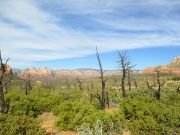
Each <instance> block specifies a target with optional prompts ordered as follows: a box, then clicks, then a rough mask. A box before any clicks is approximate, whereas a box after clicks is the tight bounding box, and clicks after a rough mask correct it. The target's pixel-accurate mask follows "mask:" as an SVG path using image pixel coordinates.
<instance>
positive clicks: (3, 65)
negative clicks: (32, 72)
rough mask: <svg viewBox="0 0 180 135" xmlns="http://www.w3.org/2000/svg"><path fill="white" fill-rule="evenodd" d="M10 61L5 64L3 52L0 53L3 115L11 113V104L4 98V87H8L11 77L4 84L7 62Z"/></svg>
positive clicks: (0, 89) (0, 94)
mask: <svg viewBox="0 0 180 135" xmlns="http://www.w3.org/2000/svg"><path fill="white" fill-rule="evenodd" d="M8 60H9V59H7V60H6V62H5V63H3V61H2V57H1V51H0V102H1V113H7V112H8V111H9V103H8V102H6V100H5V98H4V94H5V92H4V86H6V85H7V84H8V83H9V82H10V81H11V79H12V78H11V77H10V79H9V80H8V81H6V82H4V78H5V75H6V71H7V62H8Z"/></svg>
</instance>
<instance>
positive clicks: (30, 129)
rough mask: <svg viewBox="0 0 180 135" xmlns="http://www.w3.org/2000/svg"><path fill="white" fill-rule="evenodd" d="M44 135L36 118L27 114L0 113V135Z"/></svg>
mask: <svg viewBox="0 0 180 135" xmlns="http://www.w3.org/2000/svg"><path fill="white" fill-rule="evenodd" d="M23 134H26V135H45V131H44V130H43V129H41V128H40V125H39V123H38V121H37V120H35V119H34V118H32V117H29V116H12V115H7V114H5V115H4V114H1V115H0V135H23Z"/></svg>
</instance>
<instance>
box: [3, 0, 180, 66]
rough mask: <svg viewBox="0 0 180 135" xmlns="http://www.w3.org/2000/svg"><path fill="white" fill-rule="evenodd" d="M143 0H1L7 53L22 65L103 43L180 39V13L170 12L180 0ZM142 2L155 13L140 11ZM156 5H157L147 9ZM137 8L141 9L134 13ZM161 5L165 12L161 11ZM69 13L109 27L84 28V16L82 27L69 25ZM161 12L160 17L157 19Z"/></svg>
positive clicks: (104, 46) (120, 45)
mask: <svg viewBox="0 0 180 135" xmlns="http://www.w3.org/2000/svg"><path fill="white" fill-rule="evenodd" d="M140 2H141V3H139V4H137V2H136V3H134V1H133V0H128V1H127V0H126V1H125V0H112V1H109V0H108V1H99V0H93V1H91V2H89V1H86V0H85V1H84V0H80V1H78V2H77V1H76V0H61V1H50V0H49V1H39V2H37V1H33V0H23V1H19V0H6V1H2V0H1V1H0V48H1V50H2V53H3V55H4V56H5V57H10V58H11V59H12V63H11V64H12V65H13V66H15V67H17V66H22V65H31V62H33V61H44V60H53V59H60V58H70V57H79V56H85V55H88V54H93V53H94V51H95V46H99V48H100V49H101V51H110V50H116V49H124V48H138V47H147V46H163V45H179V39H180V24H179V20H180V16H178V15H176V16H169V17H167V15H169V14H171V13H175V11H174V9H173V8H174V6H175V5H178V4H180V3H179V2H178V1H174V2H170V1H168V0H165V1H163V0H161V2H157V1H155V0H151V1H148V2H147V1H145V0H140ZM168 4H169V5H168ZM43 6H45V7H43ZM133 6H135V7H134V9H131V7H133ZM137 7H138V8H140V9H142V10H143V11H147V12H150V11H151V12H152V17H151V16H149V17H148V16H147V17H146V16H143V17H142V16H141V13H139V12H140V11H141V10H140V11H138V9H137ZM152 7H154V9H155V11H153V10H145V9H144V8H147V9H150V8H152ZM158 8H159V9H158ZM164 8H166V9H168V10H166V11H165V12H164V10H162V9H164ZM133 11H136V12H137V14H133ZM156 11H159V12H157V13H156ZM66 14H72V15H76V16H78V15H80V16H81V15H82V14H83V16H85V17H87V18H88V17H89V18H90V20H92V21H95V22H97V23H100V24H102V25H103V26H105V27H107V30H106V29H102V30H97V31H96V30H92V31H91V30H90V29H89V28H87V31H83V30H81V29H79V28H78V27H81V26H80V25H81V20H79V25H76V26H77V29H73V28H72V27H71V26H68V25H69V22H68V23H67V24H66V25H64V24H63V21H64V20H63V17H62V15H66ZM130 14H132V15H130ZM148 14H149V13H147V15H148ZM164 14H165V15H164ZM139 15H140V16H139ZM145 15H146V13H145ZM158 16H159V18H157V20H155V18H156V17H158ZM124 17H125V18H124ZM172 17H173V20H172ZM71 23H74V22H71ZM82 23H85V22H82ZM89 25H91V24H89ZM92 25H95V24H92ZM97 27H98V26H97ZM99 27H101V25H99ZM116 30H119V32H116ZM122 30H125V31H127V30H129V32H126V33H123V32H122ZM141 31H142V32H141ZM156 31H157V32H156ZM158 31H160V32H158ZM161 31H162V32H161Z"/></svg>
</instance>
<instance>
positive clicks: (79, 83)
mask: <svg viewBox="0 0 180 135" xmlns="http://www.w3.org/2000/svg"><path fill="white" fill-rule="evenodd" d="M77 82H78V87H79V89H80V91H83V87H82V82H81V80H80V79H79V78H77Z"/></svg>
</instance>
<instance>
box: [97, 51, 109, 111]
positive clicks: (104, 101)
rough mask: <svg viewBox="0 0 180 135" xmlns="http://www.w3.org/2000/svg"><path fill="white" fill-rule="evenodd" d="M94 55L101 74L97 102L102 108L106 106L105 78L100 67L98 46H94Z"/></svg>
mask: <svg viewBox="0 0 180 135" xmlns="http://www.w3.org/2000/svg"><path fill="white" fill-rule="evenodd" d="M96 56H97V60H98V64H99V68H100V74H101V77H100V78H101V85H102V91H101V96H100V95H99V94H98V93H97V98H98V100H99V102H100V103H101V109H104V108H106V100H107V99H106V80H105V79H104V71H103V68H102V64H101V60H100V56H99V52H98V48H96Z"/></svg>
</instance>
